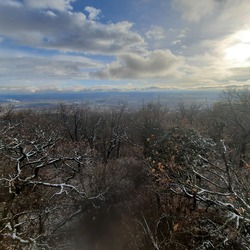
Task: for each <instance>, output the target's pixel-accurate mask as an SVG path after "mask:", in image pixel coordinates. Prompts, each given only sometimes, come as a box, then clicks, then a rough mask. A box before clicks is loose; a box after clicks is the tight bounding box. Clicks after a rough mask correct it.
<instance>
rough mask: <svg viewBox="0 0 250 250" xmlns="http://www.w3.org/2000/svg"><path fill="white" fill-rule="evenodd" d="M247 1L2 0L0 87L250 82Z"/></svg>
mask: <svg viewBox="0 0 250 250" xmlns="http://www.w3.org/2000/svg"><path fill="white" fill-rule="evenodd" d="M249 9H250V2H249V1H248V0H199V1H192V0H168V1H166V0H158V1H155V0H154V1H153V0H137V1H132V0H128V1H104V0H95V1H90V0H85V1H81V0H53V1H51V0H43V1H37V0H5V1H0V58H1V60H0V93H1V94H10V93H11V94H13V93H15V94H22V93H41V92H44V93H47V92H54V93H55V92H58V91H60V92H74V91H86V90H88V91H89V90H90V91H103V90H106V91H131V90H168V89H182V90H183V89H184V90H190V89H208V88H209V89H210V88H212V89H223V88H224V87H227V86H236V87H240V86H248V85H249V83H250V80H249V72H250V71H249V67H250V60H249V58H250V29H249V27H250V16H249Z"/></svg>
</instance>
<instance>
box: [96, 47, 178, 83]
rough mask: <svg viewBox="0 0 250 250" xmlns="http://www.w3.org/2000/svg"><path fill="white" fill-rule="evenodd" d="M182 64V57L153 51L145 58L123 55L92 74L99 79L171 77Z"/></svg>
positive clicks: (169, 52) (162, 51)
mask: <svg viewBox="0 0 250 250" xmlns="http://www.w3.org/2000/svg"><path fill="white" fill-rule="evenodd" d="M182 63H183V58H182V57H177V56H175V55H174V54H172V53H171V51H169V50H155V51H150V52H148V53H147V55H146V56H142V55H137V54H131V53H130V54H123V55H120V56H119V57H118V60H117V61H115V62H113V63H111V64H109V65H107V66H106V67H105V68H104V69H103V70H100V71H97V72H95V73H94V74H93V76H94V77H98V78H101V79H133V78H136V79H143V78H158V77H166V76H173V75H175V74H176V70H177V68H178V67H179V66H180V65H181V64H182Z"/></svg>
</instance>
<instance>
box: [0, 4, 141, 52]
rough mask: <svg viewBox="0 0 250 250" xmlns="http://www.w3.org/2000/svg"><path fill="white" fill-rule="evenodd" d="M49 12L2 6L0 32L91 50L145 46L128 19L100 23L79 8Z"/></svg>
mask: <svg viewBox="0 0 250 250" xmlns="http://www.w3.org/2000/svg"><path fill="white" fill-rule="evenodd" d="M34 2H35V1H34ZM34 2H33V3H34ZM36 2H38V1H36ZM40 2H41V1H39V3H40ZM50 2H52V1H45V2H44V3H50ZM63 2H64V1H63ZM66 2H67V3H69V1H66ZM53 3H54V1H53ZM64 3H65V2H64ZM38 5H39V4H38ZM65 6H67V5H65V4H64V5H63V6H62V7H63V8H64V7H65ZM60 8H61V7H60ZM52 13H53V12H49V13H48V12H47V11H42V12H41V11H39V12H37V11H34V10H32V9H27V8H25V7H20V8H14V7H12V6H1V8H0V35H1V36H3V37H7V38H9V39H13V40H14V41H15V42H16V43H17V44H18V43H19V44H23V45H27V46H31V47H37V48H43V49H56V50H61V51H73V52H83V53H93V54H116V53H124V52H129V51H130V52H131V51H139V50H143V48H144V47H145V43H144V40H143V38H142V37H141V36H140V35H139V34H137V33H135V32H133V31H132V26H133V25H132V23H130V22H126V21H125V22H118V23H109V24H101V23H100V22H97V21H95V20H88V19H87V18H86V16H85V15H84V14H83V13H79V12H78V13H76V12H74V13H73V12H69V11H64V12H59V13H57V14H56V15H53V14H52Z"/></svg>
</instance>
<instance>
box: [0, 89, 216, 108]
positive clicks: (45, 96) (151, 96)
mask: <svg viewBox="0 0 250 250" xmlns="http://www.w3.org/2000/svg"><path fill="white" fill-rule="evenodd" d="M220 92H221V90H211V89H209V90H164V91H163V90H161V91H159V90H155V91H152V90H147V91H127V92H121V91H100V92H94V91H93V92H92V91H88V92H68V93H65V92H64V93H62V92H54V93H32V94H2V95H1V94H0V105H9V104H11V105H13V106H14V107H16V108H25V107H26V108H27V107H28V108H34V107H46V106H48V107H49V106H53V105H56V104H58V103H89V104H90V105H93V106H103V105H105V106H110V105H117V104H118V103H121V102H123V103H126V104H127V105H128V107H130V108H138V107H141V106H142V105H143V104H147V103H150V102H158V101H159V102H160V103H161V104H162V105H166V106H170V107H174V106H175V105H176V104H178V103H179V102H185V103H193V102H196V103H204V104H208V105H211V104H212V103H214V102H215V101H216V100H217V99H218V96H219V94H220Z"/></svg>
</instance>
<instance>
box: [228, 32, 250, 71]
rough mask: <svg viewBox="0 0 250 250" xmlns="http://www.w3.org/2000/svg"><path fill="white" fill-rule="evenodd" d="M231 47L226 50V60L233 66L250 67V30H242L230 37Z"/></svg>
mask: <svg viewBox="0 0 250 250" xmlns="http://www.w3.org/2000/svg"><path fill="white" fill-rule="evenodd" d="M230 40H231V41H232V42H231V46H229V47H228V48H226V49H225V59H226V60H227V61H229V62H230V63H231V64H232V65H233V66H237V67H244V66H249V65H250V62H249V59H250V30H241V31H239V32H237V33H236V34H234V35H233V36H232V37H230Z"/></svg>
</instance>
